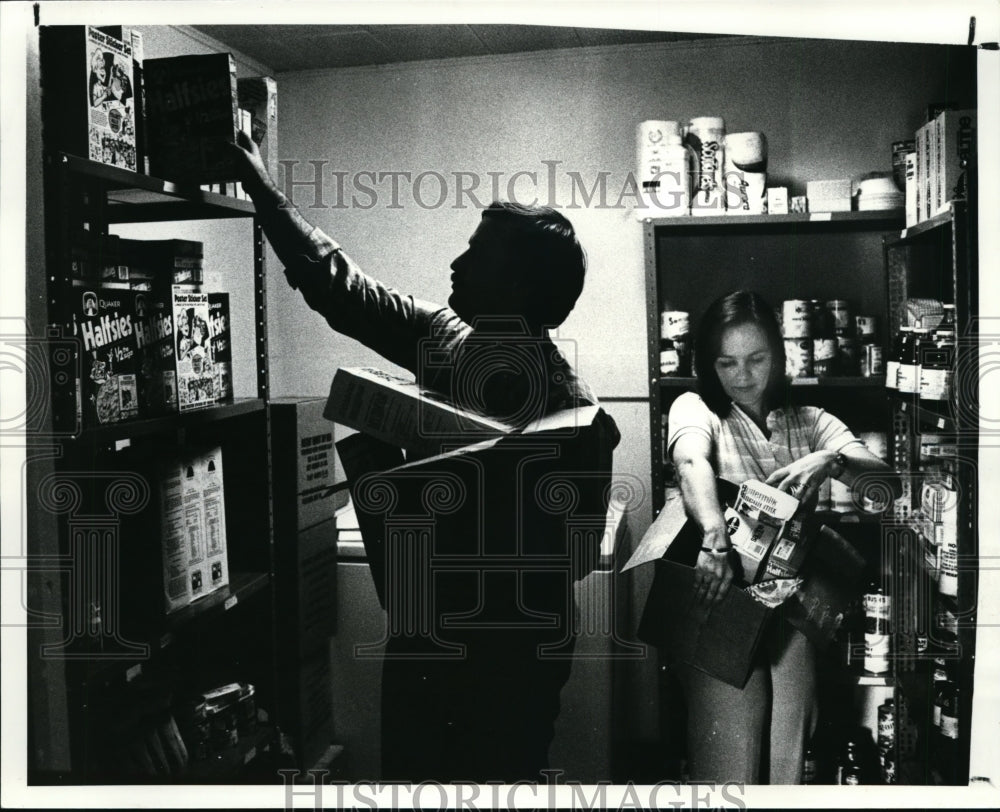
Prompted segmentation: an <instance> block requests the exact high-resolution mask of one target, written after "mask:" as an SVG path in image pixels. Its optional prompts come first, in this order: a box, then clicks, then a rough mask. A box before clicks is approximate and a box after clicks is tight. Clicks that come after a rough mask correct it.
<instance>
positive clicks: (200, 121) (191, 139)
mask: <svg viewBox="0 0 1000 812" xmlns="http://www.w3.org/2000/svg"><path fill="white" fill-rule="evenodd" d="M143 73H144V77H145V81H146V94H145V100H146V123H147V133H148V138H147V143H148V147H149V168H150V171H151V173H152V174H153V175H155V176H156V177H158V178H163V179H164V180H170V181H174V182H176V183H182V184H190V185H192V186H195V187H197V186H199V185H200V184H203V183H219V182H223V183H225V182H226V181H230V180H232V179H233V178H235V177H237V174H238V173H237V166H236V161H235V157H234V155H233V153H232V152H231V148H230V147H229V146H228V145H231V144H234V143H236V133H237V132H238V131H239V128H240V122H239V112H238V108H237V101H236V62H235V60H234V59H233V56H232V54H228V53H217V54H197V55H190V56H177V57H168V58H165V59H147V60H146V61H145V63H144V65H143Z"/></svg>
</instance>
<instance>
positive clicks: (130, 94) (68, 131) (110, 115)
mask: <svg viewBox="0 0 1000 812" xmlns="http://www.w3.org/2000/svg"><path fill="white" fill-rule="evenodd" d="M40 36H41V39H40V55H41V69H42V84H43V86H44V93H42V110H43V112H42V120H43V122H44V138H45V143H46V147H47V148H48V149H49V150H53V151H62V152H67V153H70V154H72V155H77V156H79V157H81V158H89V159H90V160H92V161H96V162H98V163H103V164H107V165H109V166H116V167H120V168H122V169H128V170H131V171H133V172H134V171H136V169H137V162H136V134H135V128H136V112H135V92H136V82H135V77H134V75H133V63H132V45H131V42H122V41H121V40H120V39H118V38H117V37H114V36H112V35H111V34H109V33H107V32H105V31H101V30H100V29H99V28H95V27H93V26H82V25H81V26H70V25H65V26H64V25H60V26H43V27H42V28H41V35H40Z"/></svg>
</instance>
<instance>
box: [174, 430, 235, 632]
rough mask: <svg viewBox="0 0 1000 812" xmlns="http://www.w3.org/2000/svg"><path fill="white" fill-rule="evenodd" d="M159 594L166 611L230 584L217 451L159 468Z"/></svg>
mask: <svg viewBox="0 0 1000 812" xmlns="http://www.w3.org/2000/svg"><path fill="white" fill-rule="evenodd" d="M159 475H160V516H161V526H162V533H161V537H162V544H163V548H162V556H163V596H164V602H165V608H166V611H167V613H168V614H169V613H171V612H175V611H177V610H178V609H182V608H184V607H185V606H187V605H188V604H189V603H191V602H192V601H194V600H197V599H198V598H201V597H204V596H205V595H208V594H211V593H212V592H214V591H215V590H217V589H221V588H222V587H224V586H226V585H227V584H228V583H229V566H228V555H227V540H226V509H225V496H224V489H223V471H222V450H221V449H219V448H215V449H211V450H209V451H206V452H201V453H198V452H194V451H189V452H186V453H184V454H182V455H181V456H179V457H177V458H175V459H172V460H166V461H164V462H163V463H162V464H161V465H160V470H159Z"/></svg>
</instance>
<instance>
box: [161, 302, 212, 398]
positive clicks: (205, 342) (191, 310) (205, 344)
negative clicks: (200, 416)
mask: <svg viewBox="0 0 1000 812" xmlns="http://www.w3.org/2000/svg"><path fill="white" fill-rule="evenodd" d="M171 305H172V313H173V320H174V338H175V347H174V364H175V370H176V373H177V408H178V410H179V411H180V412H182V413H183V412H187V411H191V410H193V409H201V408H204V407H206V406H212V405H214V404H215V372H214V369H213V364H212V349H211V344H210V341H209V327H208V313H209V309H208V294H207V293H201V292H200V291H196V290H191V289H189V288H187V287H186V286H183V285H173V286H171Z"/></svg>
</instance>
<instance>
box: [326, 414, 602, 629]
mask: <svg viewBox="0 0 1000 812" xmlns="http://www.w3.org/2000/svg"><path fill="white" fill-rule="evenodd" d="M617 439H618V438H617V430H616V429H615V427H614V423H613V421H612V420H611V418H610V417H608V416H607V414H606V413H604V411H603V410H602V409H601V408H600V407H599V406H588V407H581V408H578V409H570V410H566V411H563V412H557V413H555V414H553V415H550V416H548V417H546V418H543V419H542V420H540V421H538V422H537V423H536V424H535V425H533V426H532V427H530V428H529V429H527V430H525V431H523V432H520V433H508V434H506V435H504V436H502V437H496V438H493V439H490V440H484V441H482V442H480V443H475V444H473V445H469V446H465V447H462V448H459V449H456V450H453V451H449V452H447V453H443V454H439V455H435V456H432V457H429V458H427V459H422V460H419V461H417V462H411V463H407V464H399V463H401V462H402V455H401V453H400V451H399V449H397V448H395V447H393V446H391V445H389V444H387V443H384V442H380V441H377V440H373V439H372V438H367V437H364V436H363V435H355V436H353V437H349V438H347V440H345V441H342V442H340V443H338V444H337V449H338V452H340V453H341V460H342V462H343V464H344V469H345V471H346V472H347V475H348V478H349V479H350V480H351V482H352V488H351V496H352V501H353V504H354V506H355V510H356V514H357V518H358V522H359V525H360V528H361V532H362V536H363V538H364V542H365V549H366V551H367V553H368V559H369V564H370V566H371V569H372V575H373V578H374V579H375V586H376V589H377V591H378V593H379V599H380V601H381V602H382V605H383V606H384V607H385V608H386V609H387V610H388V612H389V616H390V624H391V623H393V622H394V619H395V620H398V621H399V622H404V620H405V619H406V618H408V617H410V615H408V614H407V612H410V611H413V612H417V613H418V614H419V612H420V611H423V610H430V611H432V613H433V617H434V620H433V621H432V622H434V623H439V624H443V628H444V632H442V635H443V636H444V637H446V638H447V637H449V636H450V635H451V631H454V632H455V633H456V634H458V633H460V632H461V631H462V630H464V629H473V628H480V629H481V628H486V627H490V628H495V627H496V626H497V625H498V624H499V625H503V626H507V627H516V628H533V629H536V630H542V631H544V630H545V629H550V630H551V631H552V633H553V635H557V630H556V629H555V627H553V626H552V624H553V622H554V618H559V617H563V618H565V617H567V616H568V615H567V614H566V613H567V612H568V611H570V609H571V606H572V583H573V582H574V581H575V580H578V579H579V578H581V577H583V576H585V575H586V574H587V573H588V572H590V571H591V570H592V569H593V568H594V566H596V564H597V561H598V558H599V555H600V547H601V542H602V540H603V537H604V532H605V526H606V521H607V508H608V492H609V486H610V482H611V453H612V450H613V448H614V445H615V444H616V443H617ZM384 466H392V467H391V468H389V469H388V470H384V469H383V470H381V471H379V470H378V469H379V468H383V467H384ZM365 468H368V469H369V473H367V474H366V473H364V469H365ZM431 573H435V575H434V577H433V578H431V577H430V574H431ZM407 584H408V585H409V586H408V587H406V585H407ZM404 587H405V588H404ZM515 596H516V599H515ZM407 601H409V603H407ZM449 617H450V618H452V619H453V620H452V621H446V620H445V618H449Z"/></svg>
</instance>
